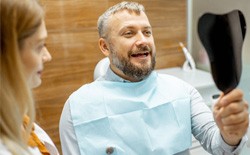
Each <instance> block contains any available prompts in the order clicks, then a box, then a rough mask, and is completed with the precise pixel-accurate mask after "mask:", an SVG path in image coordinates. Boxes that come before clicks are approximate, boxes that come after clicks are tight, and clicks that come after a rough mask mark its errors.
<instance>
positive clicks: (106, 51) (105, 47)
mask: <svg viewBox="0 0 250 155" xmlns="http://www.w3.org/2000/svg"><path fill="white" fill-rule="evenodd" d="M98 43H99V48H100V50H101V51H102V53H103V54H104V55H105V56H109V53H110V51H109V47H108V44H107V42H106V40H105V39H104V38H100V39H99V42H98Z"/></svg>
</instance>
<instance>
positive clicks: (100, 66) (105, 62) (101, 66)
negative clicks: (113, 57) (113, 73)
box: [94, 57, 110, 80]
mask: <svg viewBox="0 0 250 155" xmlns="http://www.w3.org/2000/svg"><path fill="white" fill-rule="evenodd" d="M109 64H110V62H109V58H108V57H105V58H103V59H101V60H100V61H99V62H98V63H97V65H96V66H95V70H94V80H96V79H97V78H98V77H101V76H103V75H105V73H106V72H107V69H108V67H109Z"/></svg>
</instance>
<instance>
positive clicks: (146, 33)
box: [144, 31, 152, 36]
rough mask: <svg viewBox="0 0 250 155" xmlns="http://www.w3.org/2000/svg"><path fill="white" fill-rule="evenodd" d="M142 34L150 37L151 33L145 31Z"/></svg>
mask: <svg viewBox="0 0 250 155" xmlns="http://www.w3.org/2000/svg"><path fill="white" fill-rule="evenodd" d="M144 34H145V35H146V36H151V35H152V32H151V31H145V32H144Z"/></svg>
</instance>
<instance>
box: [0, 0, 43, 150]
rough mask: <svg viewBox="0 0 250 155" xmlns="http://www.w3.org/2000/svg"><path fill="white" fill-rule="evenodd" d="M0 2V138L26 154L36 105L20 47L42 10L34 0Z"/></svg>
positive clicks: (9, 145)
mask: <svg viewBox="0 0 250 155" xmlns="http://www.w3.org/2000/svg"><path fill="white" fill-rule="evenodd" d="M0 3H1V4H0V7H1V11H0V12H1V23H0V24H1V25H0V26H1V37H0V41H1V42H0V43H1V51H0V57H1V62H0V66H1V67H0V78H1V83H0V87H1V89H0V96H1V97H0V101H1V102H0V104H1V105H0V116H1V117H0V132H1V135H0V136H1V137H0V138H1V141H2V143H3V144H4V145H5V146H6V147H7V149H8V150H9V151H10V152H11V153H12V154H27V152H28V151H27V138H28V136H29V133H30V131H31V126H32V124H33V122H34V119H35V106H34V101H33V97H32V92H31V88H29V87H28V84H27V79H26V76H25V75H24V73H25V72H24V66H23V63H22V60H21V57H20V49H21V48H22V46H23V41H24V40H25V39H26V38H28V37H30V36H31V35H33V34H34V33H35V32H36V31H37V29H38V27H39V26H40V25H41V22H42V20H43V16H44V15H43V14H44V12H43V9H42V7H41V5H40V4H39V3H38V1H37V0H0ZM24 115H28V117H30V120H31V121H30V122H31V123H30V124H29V125H28V127H27V128H26V129H24V128H23V129H22V124H23V117H24ZM20 151H21V152H20Z"/></svg>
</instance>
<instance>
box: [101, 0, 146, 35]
mask: <svg viewBox="0 0 250 155" xmlns="http://www.w3.org/2000/svg"><path fill="white" fill-rule="evenodd" d="M122 10H127V11H128V12H129V13H132V12H134V13H136V14H140V13H141V12H145V8H144V6H143V5H141V4H139V3H136V2H126V1H124V2H121V3H118V4H116V5H114V6H112V7H110V8H109V9H108V10H106V11H105V12H104V13H103V14H102V15H101V16H100V17H99V19H98V21H97V28H98V33H99V37H101V38H106V37H108V36H107V34H106V33H107V27H108V19H109V18H110V16H111V15H113V14H115V13H117V12H119V11H122Z"/></svg>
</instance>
